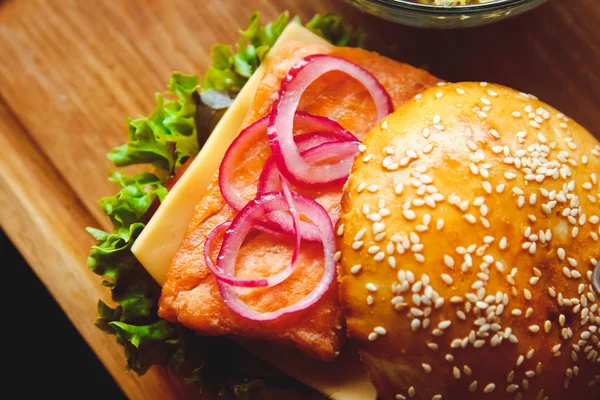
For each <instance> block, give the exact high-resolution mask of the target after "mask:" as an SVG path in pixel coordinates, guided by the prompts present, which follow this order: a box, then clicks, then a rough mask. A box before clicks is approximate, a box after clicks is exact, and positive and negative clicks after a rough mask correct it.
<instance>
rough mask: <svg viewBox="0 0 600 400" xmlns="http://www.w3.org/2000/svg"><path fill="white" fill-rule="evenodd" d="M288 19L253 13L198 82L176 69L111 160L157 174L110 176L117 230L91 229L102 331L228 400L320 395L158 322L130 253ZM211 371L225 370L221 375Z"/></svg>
mask: <svg viewBox="0 0 600 400" xmlns="http://www.w3.org/2000/svg"><path fill="white" fill-rule="evenodd" d="M295 20H298V19H295ZM288 23H290V17H289V14H288V13H287V12H284V13H282V14H281V15H280V16H279V18H277V20H275V21H273V22H270V23H268V24H266V25H260V21H259V14H258V13H254V14H253V15H252V16H251V18H250V24H249V27H248V28H247V29H246V30H243V31H240V38H239V40H238V42H237V44H236V46H235V48H234V47H233V46H229V45H223V44H217V45H214V46H213V48H212V65H211V67H210V68H209V69H208V70H207V72H206V74H205V75H204V78H203V79H202V81H201V83H200V80H199V78H198V77H197V76H196V75H184V74H182V73H179V72H175V73H173V75H172V76H171V78H170V80H169V82H168V92H167V93H166V94H161V93H159V94H157V95H156V107H155V108H154V111H153V112H152V113H151V114H150V115H149V116H148V117H142V118H137V119H130V120H128V121H127V129H128V141H127V143H126V144H123V145H121V146H118V147H116V148H114V149H112V150H111V151H110V152H109V154H108V158H109V159H110V160H111V161H112V162H113V163H114V164H115V166H117V167H125V166H129V165H134V164H144V165H146V166H148V167H149V169H151V170H153V172H144V173H139V174H136V175H133V176H127V175H125V174H123V173H121V172H112V173H110V175H109V180H110V181H111V182H113V183H115V184H117V185H118V186H119V191H118V192H117V193H116V194H115V195H114V196H109V197H104V198H102V199H100V206H101V208H102V211H103V212H104V214H106V216H107V217H108V218H109V219H110V221H111V223H112V230H111V231H110V232H105V231H102V230H99V229H95V228H87V231H88V232H89V233H90V234H91V235H92V236H93V237H94V238H95V239H96V242H97V243H96V245H95V246H93V247H92V249H91V251H90V254H89V257H88V266H89V268H90V269H91V270H92V271H93V272H94V273H96V274H97V275H99V276H101V277H102V279H103V284H104V285H105V286H106V287H107V288H109V289H110V291H111V295H112V301H113V303H114V306H110V305H108V304H106V303H104V302H103V301H99V303H98V316H97V319H96V325H97V326H98V327H99V328H100V329H102V330H104V331H105V332H107V333H109V334H113V335H115V336H116V339H117V342H118V343H119V344H121V345H122V346H123V347H124V349H125V361H126V366H127V368H128V369H131V370H133V371H135V372H137V373H138V374H140V375H141V374H144V373H145V372H146V371H147V370H148V368H150V367H151V366H153V365H159V366H162V367H164V368H167V369H169V370H170V371H171V372H173V373H174V375H176V376H177V377H179V379H180V380H181V381H182V382H184V383H195V384H198V385H202V384H203V383H210V385H211V386H213V387H217V389H216V390H212V392H211V390H210V389H209V388H207V387H206V386H207V385H206V384H205V385H204V388H203V393H217V394H218V395H219V396H220V397H222V398H228V399H271V398H290V399H294V398H315V396H316V394H315V393H314V392H310V391H309V392H308V393H309V394H308V395H307V394H306V393H307V389H306V388H304V389H302V388H301V387H300V388H298V387H292V388H289V387H278V386H277V385H276V384H275V386H273V384H272V383H269V382H272V380H270V379H268V377H265V376H256V374H254V373H253V372H252V371H241V370H236V366H237V365H241V363H240V362H231V360H233V359H235V357H237V358H238V359H242V358H246V359H248V358H249V357H250V356H249V355H247V354H246V353H245V352H243V351H242V350H239V351H238V354H236V355H235V357H234V356H233V355H231V354H227V355H226V356H225V357H224V356H223V352H222V351H220V350H219V351H215V346H213V345H212V344H211V343H212V341H215V340H217V339H214V338H212V339H211V338H198V337H196V336H195V335H194V334H193V332H191V331H190V330H188V329H186V328H184V327H182V326H181V325H178V324H173V323H170V322H167V321H165V320H162V319H160V318H159V317H158V315H157V309H158V300H159V297H160V287H159V285H158V284H157V283H156V282H155V281H154V280H153V279H152V277H151V276H150V275H149V274H148V273H147V272H146V270H145V269H144V268H143V266H142V265H141V264H140V263H139V262H138V261H137V259H136V258H135V256H134V255H133V253H132V252H131V246H132V245H133V243H134V241H135V239H136V238H137V237H138V236H139V234H140V233H141V231H142V230H143V229H144V227H145V224H146V222H147V221H148V219H149V218H150V217H151V215H152V214H153V212H154V210H155V208H156V207H157V206H158V205H159V204H160V202H162V201H163V200H164V199H165V197H166V196H167V195H168V193H167V192H168V191H167V188H166V187H165V181H166V180H167V179H168V178H169V177H171V176H173V175H174V174H175V172H176V171H177V170H178V169H179V168H180V167H181V166H182V165H183V164H184V163H185V162H186V161H188V160H189V159H190V158H192V157H194V156H195V155H196V154H197V153H198V152H199V151H200V148H201V147H202V145H203V144H204V142H205V141H206V139H207V138H208V136H209V135H210V132H211V131H212V128H213V127H214V125H215V124H216V123H217V122H218V120H219V118H221V116H222V115H223V113H224V111H225V110H226V109H227V108H228V107H229V106H230V105H231V103H232V101H233V99H234V98H235V96H236V95H237V93H238V92H239V91H240V90H241V88H242V87H243V85H244V84H245V83H246V81H247V80H248V78H249V77H250V76H251V75H252V73H254V71H256V69H257V68H258V66H259V65H260V63H261V62H262V60H263V59H264V57H265V55H266V54H267V52H268V51H269V50H270V48H271V47H272V46H273V44H274V43H275V41H276V40H277V38H278V37H279V36H280V35H281V32H282V31H283V29H284V28H285V27H286V26H287V25H288ZM306 26H307V27H308V28H309V29H311V30H312V31H313V32H316V33H317V34H319V35H321V36H322V37H324V38H325V39H327V40H329V41H330V42H332V43H333V44H336V45H343V46H363V45H364V44H365V43H366V36H365V34H364V32H363V31H362V30H360V29H358V30H356V29H353V28H352V27H350V26H349V25H347V24H345V23H344V21H343V20H342V19H341V18H340V17H338V16H335V15H333V14H328V15H325V16H321V15H316V16H315V17H314V18H313V19H312V20H311V21H310V22H309V23H308V24H307V25H306ZM207 343H209V344H207ZM216 348H218V349H223V348H224V346H223V345H222V344H221V345H220V347H216ZM232 348H235V345H233V344H231V343H228V344H227V349H228V350H230V351H231V349H232ZM240 352H241V353H240ZM240 354H242V355H240ZM211 369H212V370H213V371H215V370H219V371H221V372H220V373H219V374H215V373H214V372H211ZM226 374H229V375H231V377H230V378H228V377H227V376H225V375H226ZM206 376H209V378H210V379H206ZM234 378H235V379H234ZM288 383H289V382H288ZM284 386H289V385H288V384H287V383H286V385H284ZM292 386H294V385H292ZM296 386H298V384H297V383H296ZM282 396H283V397H282Z"/></svg>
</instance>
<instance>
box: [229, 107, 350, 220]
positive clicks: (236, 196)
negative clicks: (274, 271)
mask: <svg viewBox="0 0 600 400" xmlns="http://www.w3.org/2000/svg"><path fill="white" fill-rule="evenodd" d="M293 119H294V123H296V124H304V125H307V126H308V127H309V128H310V129H311V130H313V131H328V132H330V133H331V134H335V135H336V136H337V137H339V138H344V139H346V140H358V139H356V137H355V136H354V135H352V134H351V133H350V132H348V131H347V130H345V129H344V128H342V126H341V125H340V124H338V123H337V122H335V121H334V120H332V119H330V118H327V117H321V116H318V115H312V114H308V113H303V112H297V113H295V114H294V118H293ZM268 122H269V118H268V116H266V117H263V118H261V119H259V120H257V121H255V122H253V123H252V124H250V125H248V126H247V127H246V128H245V129H244V130H242V131H241V132H240V134H239V135H238V136H237V137H236V138H235V140H234V141H233V142H232V143H231V145H230V146H229V148H228V149H227V152H225V156H224V157H223V161H222V162H221V166H220V167H219V188H220V189H221V194H222V196H223V198H224V199H225V201H226V202H227V204H229V205H230V206H231V208H233V209H234V210H236V211H239V210H241V209H242V208H244V206H245V205H246V203H247V202H248V200H246V199H244V198H243V197H242V193H240V191H239V190H238V189H237V188H236V186H235V181H234V179H233V176H232V174H233V172H234V171H235V162H236V160H237V159H238V157H239V155H240V154H242V153H243V152H244V151H246V150H247V149H248V148H249V147H252V143H257V142H259V141H260V140H261V139H262V138H263V137H264V136H263V135H265V133H266V131H267V125H268Z"/></svg>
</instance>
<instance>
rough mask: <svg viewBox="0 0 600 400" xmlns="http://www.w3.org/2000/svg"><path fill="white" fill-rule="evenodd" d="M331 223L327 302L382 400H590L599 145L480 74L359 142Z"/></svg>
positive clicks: (595, 365) (420, 101)
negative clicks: (333, 236)
mask: <svg viewBox="0 0 600 400" xmlns="http://www.w3.org/2000/svg"><path fill="white" fill-rule="evenodd" d="M360 150H361V153H360V154H359V156H358V157H357V159H356V161H355V164H354V167H353V170H352V173H351V176H350V178H349V180H348V183H347V184H346V187H345V189H344V197H343V200H342V217H341V219H340V222H339V225H338V229H337V231H338V236H339V243H338V244H339V247H340V250H341V260H340V273H341V288H340V292H341V300H342V303H343V306H344V308H345V313H346V317H347V324H348V332H349V335H350V336H351V337H352V338H353V340H355V341H356V343H357V344H358V346H359V349H360V353H361V356H362V360H363V363H364V366H365V369H366V370H367V372H368V374H369V376H370V377H371V380H372V381H373V383H374V385H375V387H376V388H377V390H378V392H379V394H380V396H381V397H382V398H383V399H405V398H414V399H427V400H429V399H539V400H541V399H567V398H572V399H596V398H598V394H599V393H600V357H599V355H598V353H599V351H600V332H599V330H600V310H599V309H598V303H599V300H598V299H599V297H600V296H599V295H598V294H597V293H596V292H595V291H594V289H593V288H592V285H591V281H592V271H593V270H594V268H595V267H596V266H597V265H598V263H599V262H598V260H599V259H600V240H599V235H600V222H599V221H598V220H599V218H600V183H599V182H598V181H599V179H600V177H599V176H598V175H600V144H599V142H598V141H597V140H596V139H595V138H594V137H593V136H592V135H591V134H590V133H589V132H587V131H586V130H585V129H584V128H583V127H581V126H580V125H578V124H577V123H575V122H573V121H572V120H570V119H569V118H567V117H565V116H564V115H563V114H561V113H560V112H558V111H557V110H555V109H554V108H552V107H550V106H548V105H547V104H544V103H543V102H541V101H539V100H537V99H536V98H535V97H533V96H530V95H526V94H523V93H519V92H517V91H514V90H512V89H509V88H506V87H502V86H498V85H491V84H489V85H488V84H485V83H482V84H480V83H460V84H447V85H442V86H439V87H434V88H431V89H428V90H427V91H425V92H424V93H423V94H422V95H418V96H417V97H416V98H415V99H414V100H413V101H411V102H409V103H408V104H406V105H404V106H403V107H401V108H399V109H398V110H397V111H396V112H394V113H393V114H392V115H390V116H389V117H387V118H386V119H385V120H384V121H383V122H381V123H379V124H378V126H377V127H375V128H374V129H373V130H372V131H371V132H370V133H369V134H368V136H367V137H366V138H365V140H364V144H363V146H361V149H360Z"/></svg>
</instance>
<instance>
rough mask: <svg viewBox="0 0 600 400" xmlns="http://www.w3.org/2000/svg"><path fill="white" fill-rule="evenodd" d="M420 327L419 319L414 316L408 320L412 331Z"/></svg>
mask: <svg viewBox="0 0 600 400" xmlns="http://www.w3.org/2000/svg"><path fill="white" fill-rule="evenodd" d="M420 327H421V320H420V319H417V318H415V319H413V320H412V321H411V322H410V328H411V329H412V331H413V332H416V331H417V330H418V329H419V328H420Z"/></svg>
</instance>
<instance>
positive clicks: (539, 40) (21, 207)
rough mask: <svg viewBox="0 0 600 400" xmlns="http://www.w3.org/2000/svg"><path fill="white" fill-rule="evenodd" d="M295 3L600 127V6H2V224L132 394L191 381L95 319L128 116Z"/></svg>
mask: <svg viewBox="0 0 600 400" xmlns="http://www.w3.org/2000/svg"><path fill="white" fill-rule="evenodd" d="M284 9H288V10H290V12H291V13H292V14H298V15H300V16H301V17H303V18H304V20H306V19H307V18H309V17H310V16H312V15H313V14H314V13H317V12H320V13H325V12H328V11H335V12H337V13H340V14H342V15H343V16H345V17H347V18H348V19H349V20H350V21H351V22H353V23H354V24H360V25H363V26H365V27H366V28H367V29H369V30H373V31H374V32H377V33H378V34H380V35H381V36H382V37H384V38H386V39H387V40H389V41H393V42H396V43H397V45H398V51H397V58H398V59H400V60H402V61H405V62H409V63H411V64H413V65H416V66H422V67H426V68H429V69H430V70H431V72H432V73H434V74H435V75H437V76H439V77H442V78H444V79H447V80H450V81H458V80H486V81H490V82H498V83H501V84H505V85H509V86H512V87H515V88H517V89H520V90H523V91H526V92H532V93H535V94H536V95H538V96H539V97H540V98H541V99H543V100H544V101H546V102H548V103H550V104H552V105H553V106H555V107H557V108H559V109H561V110H562V111H564V112H565V113H566V114H568V115H570V116H571V117H572V118H574V119H575V120H577V121H579V122H580V123H581V124H583V125H584V126H586V127H587V128H588V129H590V130H591V131H592V132H593V133H594V134H595V135H596V136H598V135H600V106H599V105H600V29H598V26H599V25H600V3H598V2H597V0H578V1H576V2H575V1H565V0H551V1H550V2H549V3H548V4H546V5H544V6H542V7H540V8H539V9H537V10H534V11H533V12H530V13H528V14H525V15H523V16H520V17H517V18H514V19H511V20H509V21H506V22H502V23H499V24H496V25H490V26H487V27H482V28H475V29H470V30H454V31H426V30H419V29H412V28H406V27H401V26H397V25H393V24H391V23H386V22H382V21H380V20H377V19H375V18H373V17H369V16H365V15H362V14H360V13H359V12H357V11H356V10H354V9H353V8H351V7H349V6H348V5H346V4H345V3H343V2H341V1H334V0H304V1H301V2H300V1H292V0H262V1H259V0H246V1H238V0H214V1H209V0H190V1H185V0H127V1H124V0H123V1H115V0H5V1H0V223H1V224H2V228H3V229H4V230H5V231H6V232H7V234H8V236H9V237H10V239H11V240H12V241H13V242H14V243H15V244H16V246H17V247H18V248H19V250H20V251H21V253H22V254H23V255H24V256H25V258H26V259H27V261H28V263H29V264H30V265H31V267H32V268H33V269H34V270H35V272H36V274H37V275H38V276H39V278H40V279H41V280H42V281H43V282H44V284H45V285H46V286H47V287H48V289H49V290H50V292H51V293H52V295H53V296H54V297H55V298H56V300H57V301H58V303H59V304H60V305H61V307H62V308H63V309H64V311H65V312H66V314H67V315H68V316H69V318H70V319H71V321H72V322H73V324H74V325H75V326H76V327H77V329H78V330H79V332H80V333H81V334H82V336H83V337H84V338H85V339H86V340H87V342H88V343H89V344H90V346H91V347H92V348H93V349H94V351H95V352H96V354H97V355H98V357H99V358H100V359H101V361H102V362H103V363H104V365H105V366H106V368H107V369H108V370H109V371H110V373H111V374H112V376H113V377H114V378H115V380H116V381H117V382H118V383H119V385H120V386H121V387H122V388H123V390H124V391H125V393H126V394H127V395H128V396H129V397H130V398H133V399H172V398H177V397H180V395H181V389H180V388H178V387H177V386H175V385H173V384H172V383H170V381H169V380H168V379H167V377H166V374H165V373H164V372H163V371H161V370H159V369H154V370H152V371H150V372H149V373H148V374H147V375H145V376H144V377H142V378H138V377H137V376H136V375H135V374H133V373H125V371H124V362H123V354H122V349H121V348H120V347H119V346H118V345H117V344H116V343H115V341H114V337H109V336H106V335H104V334H103V333H102V332H100V331H99V330H98V329H96V328H95V327H94V325H93V321H94V317H95V314H96V301H97V299H98V298H105V299H106V297H107V292H106V290H104V289H103V288H102V287H101V285H100V284H99V279H98V277H96V276H95V275H93V274H91V273H90V272H89V271H88V270H87V267H86V264H85V259H86V256H87V252H88V249H89V247H90V246H91V245H92V242H93V241H92V239H91V238H90V237H89V236H88V235H87V234H86V233H85V232H84V227H85V226H90V225H92V226H100V227H104V228H107V229H108V226H109V224H108V221H107V220H106V219H105V218H104V216H103V215H102V213H101V211H100V209H99V207H98V206H97V203H96V200H97V199H98V198H100V197H101V196H106V195H111V194H112V193H114V190H115V189H114V187H113V186H112V185H111V184H110V183H109V182H108V181H107V180H106V174H107V171H108V170H109V169H110V168H111V165H110V163H109V161H108V160H107V159H106V153H107V151H108V150H109V149H110V148H111V147H113V146H116V145H118V144H121V143H122V142H123V140H124V138H125V135H126V132H125V123H124V120H125V116H137V115H140V114H147V113H148V112H149V111H150V110H151V109H152V107H153V104H154V96H153V93H154V92H155V91H162V90H164V88H165V85H166V81H167V79H168V77H169V75H170V72H171V71H173V70H180V71H182V72H186V73H193V72H194V73H195V72H198V73H202V72H203V71H204V70H205V68H206V66H207V64H208V63H209V61H210V53H209V51H210V46H211V45H212V44H213V43H216V42H225V43H230V42H233V41H234V40H235V39H236V35H237V33H236V32H237V28H238V27H245V26H246V23H247V19H248V17H249V15H250V13H251V12H252V11H254V10H260V11H261V12H262V14H263V18H264V20H265V21H266V20H270V19H273V18H274V17H275V16H276V15H278V13H280V12H281V11H282V10H284Z"/></svg>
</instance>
